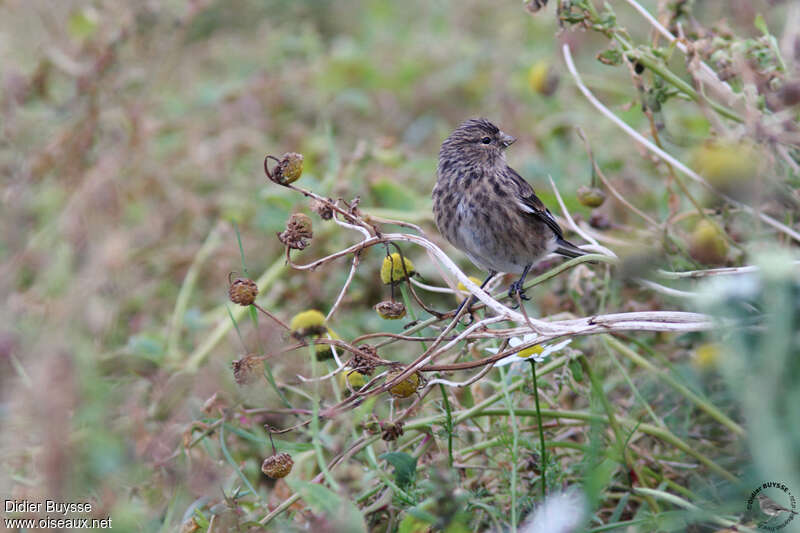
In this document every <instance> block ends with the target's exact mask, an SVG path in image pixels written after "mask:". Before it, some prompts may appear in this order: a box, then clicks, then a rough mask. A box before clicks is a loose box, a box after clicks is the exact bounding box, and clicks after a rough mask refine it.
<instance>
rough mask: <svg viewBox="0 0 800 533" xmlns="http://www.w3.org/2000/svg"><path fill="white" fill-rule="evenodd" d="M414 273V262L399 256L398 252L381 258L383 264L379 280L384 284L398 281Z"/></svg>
mask: <svg viewBox="0 0 800 533" xmlns="http://www.w3.org/2000/svg"><path fill="white" fill-rule="evenodd" d="M404 265H405V268H404ZM415 273H416V272H415V271H414V263H412V262H411V260H410V259H408V258H407V257H402V258H401V257H400V254H399V253H397V252H395V253H393V254H392V255H389V256H386V257H385V258H384V259H383V264H382V265H381V281H382V282H383V283H384V284H385V285H390V284H392V283H399V282H401V281H404V280H405V279H406V277H411V276H413V275H414V274H415Z"/></svg>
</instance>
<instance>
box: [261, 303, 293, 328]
mask: <svg viewBox="0 0 800 533" xmlns="http://www.w3.org/2000/svg"><path fill="white" fill-rule="evenodd" d="M252 305H253V307H255V308H256V309H258V310H259V311H261V312H262V313H264V314H265V315H267V316H268V317H269V318H271V319H272V320H274V321H275V322H277V323H278V325H280V326H281V327H282V328H283V329H285V330H286V331H291V329H292V328H290V327H289V325H288V324H286V322H284V321H283V320H281V319H280V318H278V317H277V316H275V315H273V314H272V313H270V312H269V311H267V310H266V309H264V308H263V307H261V306H260V305H258V304H257V303H255V302H253V304H252Z"/></svg>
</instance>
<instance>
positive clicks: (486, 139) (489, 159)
mask: <svg viewBox="0 0 800 533" xmlns="http://www.w3.org/2000/svg"><path fill="white" fill-rule="evenodd" d="M516 140H517V139H516V138H514V137H512V136H511V135H508V134H507V133H503V132H502V131H501V130H500V128H498V127H497V126H495V125H494V124H492V123H491V122H489V121H488V120H486V119H485V118H471V119H469V120H467V121H465V122H463V123H461V125H460V126H459V127H458V128H456V129H455V131H453V133H451V134H450V136H449V137H447V139H445V140H444V142H443V143H442V149H441V152H440V156H445V157H448V158H458V159H461V160H465V162H467V163H471V164H476V163H483V164H490V165H494V164H496V163H498V162H503V163H504V162H505V155H504V152H505V149H506V148H508V147H509V146H511V145H512V144H513V143H514V141H516Z"/></svg>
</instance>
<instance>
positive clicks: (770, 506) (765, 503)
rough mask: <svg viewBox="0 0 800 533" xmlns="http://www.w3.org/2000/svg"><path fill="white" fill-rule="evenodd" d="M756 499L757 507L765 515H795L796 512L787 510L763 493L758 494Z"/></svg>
mask: <svg viewBox="0 0 800 533" xmlns="http://www.w3.org/2000/svg"><path fill="white" fill-rule="evenodd" d="M756 498H758V506H759V507H760V508H761V512H762V513H764V514H766V515H769V516H778V515H779V514H781V513H792V514H797V511H793V510H791V509H787V508H786V507H784V506H783V505H781V504H779V503H778V502H776V501H775V500H773V499H772V498H770V497H769V496H767V495H766V494H764V493H763V492H759V493H758V495H757V496H756Z"/></svg>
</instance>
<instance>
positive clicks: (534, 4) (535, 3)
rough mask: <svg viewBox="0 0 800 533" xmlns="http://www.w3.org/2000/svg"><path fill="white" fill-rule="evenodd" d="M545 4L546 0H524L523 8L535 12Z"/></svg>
mask: <svg viewBox="0 0 800 533" xmlns="http://www.w3.org/2000/svg"><path fill="white" fill-rule="evenodd" d="M546 5H547V0H528V1H527V2H525V9H527V10H528V12H530V13H536V12H537V11H539V10H540V9H542V8H543V7H544V6H546Z"/></svg>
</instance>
